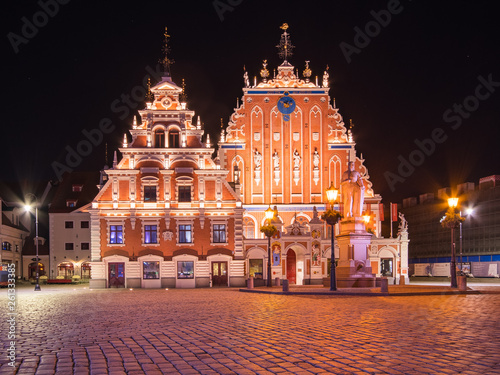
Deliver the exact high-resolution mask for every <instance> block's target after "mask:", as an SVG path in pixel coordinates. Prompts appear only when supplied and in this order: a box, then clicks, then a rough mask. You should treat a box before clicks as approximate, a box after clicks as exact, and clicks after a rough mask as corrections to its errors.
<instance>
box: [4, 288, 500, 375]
mask: <svg viewBox="0 0 500 375" xmlns="http://www.w3.org/2000/svg"><path fill="white" fill-rule="evenodd" d="M1 292H2V308H3V310H4V312H5V313H2V317H3V324H2V325H1V332H0V334H1V337H2V343H3V353H2V356H1V358H0V366H1V367H0V373H1V374H38V375H45V374H61V375H68V374H113V375H115V374H116V375H118V374H130V375H135V374H385V373H389V374H500V350H499V343H500V314H499V311H500V294H479V295H437V296H435V295H432V296H410V297H384V296H378V297H363V296H326V295H325V296H303V295H300V296H298V295H273V294H253V293H241V292H239V291H238V290H237V289H194V290H178V289H177V290H175V289H171V290H142V289H135V290H132V291H131V290H124V289H121V290H89V289H88V288H85V289H84V287H83V286H78V287H76V288H74V287H72V286H42V291H41V292H34V291H32V290H31V288H29V289H28V288H18V289H17V291H16V292H17V294H16V298H17V303H18V306H17V312H18V313H19V315H17V319H16V328H17V332H16V333H17V337H16V342H15V345H16V357H17V358H16V368H14V369H13V368H12V367H10V366H8V361H9V360H8V359H7V354H6V352H7V349H8V345H7V344H8V340H7V330H8V325H7V323H6V321H7V313H6V312H7V307H6V305H7V304H6V298H5V295H6V294H4V290H2V291H1Z"/></svg>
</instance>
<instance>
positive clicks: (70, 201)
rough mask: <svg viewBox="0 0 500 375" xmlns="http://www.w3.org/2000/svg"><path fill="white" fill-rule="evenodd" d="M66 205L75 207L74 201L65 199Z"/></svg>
mask: <svg viewBox="0 0 500 375" xmlns="http://www.w3.org/2000/svg"><path fill="white" fill-rule="evenodd" d="M66 207H76V201H73V200H67V201H66Z"/></svg>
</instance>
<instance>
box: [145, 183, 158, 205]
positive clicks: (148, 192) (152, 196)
mask: <svg viewBox="0 0 500 375" xmlns="http://www.w3.org/2000/svg"><path fill="white" fill-rule="evenodd" d="M144 202H156V186H144Z"/></svg>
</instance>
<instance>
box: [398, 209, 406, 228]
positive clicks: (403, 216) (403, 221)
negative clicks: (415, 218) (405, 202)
mask: <svg viewBox="0 0 500 375" xmlns="http://www.w3.org/2000/svg"><path fill="white" fill-rule="evenodd" d="M398 216H399V220H401V223H399V232H402V231H408V222H407V221H406V218H405V215H404V214H402V213H401V212H399V213H398Z"/></svg>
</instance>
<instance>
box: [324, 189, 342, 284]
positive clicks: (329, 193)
mask: <svg viewBox="0 0 500 375" xmlns="http://www.w3.org/2000/svg"><path fill="white" fill-rule="evenodd" d="M338 194H339V191H338V189H335V187H334V186H333V182H332V183H331V184H330V187H329V188H328V189H326V198H327V199H328V202H329V203H330V209H328V210H326V211H325V212H324V213H323V215H321V218H322V219H323V220H325V221H326V222H327V224H329V225H330V226H331V229H332V234H331V239H332V242H331V247H330V248H331V261H330V290H332V291H335V290H337V275H336V274H335V224H337V222H338V221H339V220H340V219H341V218H342V214H341V213H340V212H339V211H336V210H334V208H333V205H334V204H335V201H336V200H337V196H338Z"/></svg>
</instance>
